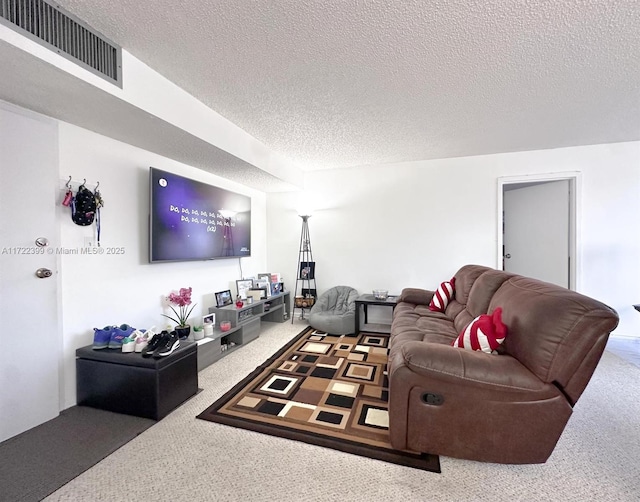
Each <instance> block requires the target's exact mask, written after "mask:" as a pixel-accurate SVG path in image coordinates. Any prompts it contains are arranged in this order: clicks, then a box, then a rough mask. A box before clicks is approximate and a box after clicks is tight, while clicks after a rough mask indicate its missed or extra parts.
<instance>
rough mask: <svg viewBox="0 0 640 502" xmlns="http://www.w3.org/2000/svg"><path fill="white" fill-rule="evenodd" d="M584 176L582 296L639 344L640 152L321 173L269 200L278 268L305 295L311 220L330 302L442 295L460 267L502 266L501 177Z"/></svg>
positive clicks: (626, 147)
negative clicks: (342, 291)
mask: <svg viewBox="0 0 640 502" xmlns="http://www.w3.org/2000/svg"><path fill="white" fill-rule="evenodd" d="M568 171H578V172H580V173H581V180H582V194H581V207H580V208H579V211H581V228H580V229H579V232H580V236H581V243H582V245H581V249H580V250H579V251H578V252H579V254H580V258H581V263H582V266H581V270H580V271H579V272H578V275H579V281H578V284H580V285H581V286H579V287H580V291H581V292H582V293H584V294H587V295H589V296H592V297H594V298H596V299H599V300H601V301H603V302H605V303H607V304H608V305H610V306H611V307H613V308H615V309H616V310H617V311H618V313H619V315H620V317H621V322H620V325H619V327H618V329H617V330H616V334H617V335H626V336H640V314H638V313H637V312H636V311H634V310H633V308H632V306H631V305H632V304H634V303H640V287H639V286H638V285H639V284H640V232H639V231H638V228H639V227H638V222H637V219H638V215H639V214H640V142H631V143H618V144H609V145H596V146H587V147H576V148H563V149H556V150H542V151H532V152H519V153H510V154H498V155H486V156H478V157H465V158H456V159H446V160H437V161H423V162H411V163H400V164H396V165H385V166H373V167H360V168H352V169H345V170H339V171H335V170H333V171H331V170H329V171H317V172H312V173H308V174H307V175H306V177H305V186H306V189H305V190H304V192H302V193H282V194H268V196H267V215H268V227H267V228H268V232H267V236H268V256H269V267H270V268H271V269H273V270H276V269H277V270H278V271H281V272H282V273H283V274H285V283H287V286H288V287H290V288H293V287H295V283H294V279H295V268H296V264H297V261H298V246H299V239H300V229H301V220H300V218H298V216H297V214H298V213H297V208H298V207H300V206H302V205H305V206H306V207H312V208H314V210H313V212H312V213H313V216H312V218H311V219H310V220H309V232H310V236H311V245H312V250H313V257H314V259H315V261H316V279H317V285H318V289H319V292H322V291H324V290H326V289H328V288H330V287H331V286H335V285H338V284H345V285H350V286H353V287H355V288H357V289H358V290H359V291H360V292H363V293H364V292H366V293H369V292H370V291H371V290H372V289H373V288H385V289H389V290H390V291H391V292H392V293H399V292H400V291H401V290H402V288H404V287H408V286H413V287H423V288H426V289H434V288H435V287H436V286H437V285H438V284H439V283H440V282H441V281H443V280H445V279H449V278H450V277H451V276H452V275H453V274H454V273H455V272H456V271H457V270H458V269H459V268H460V266H462V265H464V264H467V263H475V264H480V265H486V266H490V267H495V266H496V255H497V252H496V245H497V231H498V230H497V226H498V225H497V200H498V193H497V178H498V177H501V176H516V175H527V174H540V173H558V172H568Z"/></svg>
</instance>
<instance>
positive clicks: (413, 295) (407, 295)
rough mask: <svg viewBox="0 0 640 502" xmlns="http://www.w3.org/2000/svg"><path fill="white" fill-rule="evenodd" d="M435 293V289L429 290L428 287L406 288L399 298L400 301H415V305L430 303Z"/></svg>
mask: <svg viewBox="0 0 640 502" xmlns="http://www.w3.org/2000/svg"><path fill="white" fill-rule="evenodd" d="M433 294H434V291H428V290H426V289H420V288H404V289H403V290H402V293H401V294H400V297H399V298H398V303H400V302H407V303H413V304H414V305H429V303H431V298H433Z"/></svg>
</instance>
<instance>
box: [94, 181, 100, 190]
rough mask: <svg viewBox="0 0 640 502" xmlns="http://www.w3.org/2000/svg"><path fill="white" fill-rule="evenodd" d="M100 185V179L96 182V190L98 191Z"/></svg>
mask: <svg viewBox="0 0 640 502" xmlns="http://www.w3.org/2000/svg"><path fill="white" fill-rule="evenodd" d="M99 186H100V182H99V181H98V182H97V183H96V190H95V191H96V192H97V191H98V187H99Z"/></svg>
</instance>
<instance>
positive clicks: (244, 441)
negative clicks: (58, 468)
mask: <svg viewBox="0 0 640 502" xmlns="http://www.w3.org/2000/svg"><path fill="white" fill-rule="evenodd" d="M304 325H305V323H304V322H303V321H299V320H298V319H295V322H294V324H290V323H284V324H273V325H268V324H266V325H265V326H264V329H263V330H262V332H261V333H260V337H259V338H258V339H256V340H255V341H253V342H251V343H250V344H248V345H247V346H246V347H242V349H241V350H237V351H235V352H233V353H232V354H230V355H229V356H227V357H225V358H224V359H221V360H220V361H218V362H216V363H215V364H213V365H211V366H209V367H208V368H206V369H204V370H203V371H201V372H200V373H199V375H198V378H199V385H198V386H199V387H200V388H202V389H203V391H202V392H201V393H200V394H198V395H196V396H194V397H193V398H192V399H190V400H189V401H187V402H186V403H184V404H183V405H182V406H181V407H180V408H178V409H176V410H175V411H174V412H172V413H170V414H169V415H168V416H167V417H165V418H164V419H162V420H161V421H160V422H158V423H156V424H155V425H153V426H152V427H150V428H149V429H147V430H146V431H145V432H143V433H142V434H140V435H139V436H138V437H136V438H134V439H133V440H131V441H130V442H129V443H127V444H125V445H124V446H122V447H121V448H119V449H118V450H117V451H116V452H114V453H113V454H112V455H109V456H108V457H107V458H105V459H104V460H102V461H101V462H99V463H98V464H96V465H95V466H94V467H92V468H91V469H89V470H88V471H86V472H84V473H83V474H81V475H80V476H78V477H77V478H75V479H73V480H72V481H71V482H69V483H67V484H66V485H65V486H63V487H62V488H60V489H59V490H57V491H56V492H55V493H53V494H52V495H50V496H49V497H47V498H46V499H45V500H46V501H47V502H59V501H65V502H67V501H68V502H71V501H73V502H75V501H84V500H91V501H96V502H99V501H109V502H113V501H147V500H154V501H160V502H163V501H167V502H168V501H171V502H200V501H203V502H204V501H216V502H222V501H229V502H235V501H243V502H244V501H271V500H278V501H279V502H289V501H291V502H293V501H296V502H311V501H322V502H324V501H327V502H329V501H336V502H337V501H349V502H351V501H354V502H358V501H363V502H364V501H367V502H370V501H372V500H385V501H401V502H414V501H416V502H417V501H438V502H445V501H487V502H489V501H491V502H495V501H498V502H501V501H505V502H506V501H509V502H510V501H538V500H544V501H558V502H560V501H562V502H565V501H569V502H584V501H598V502H620V501H622V502H627V501H629V502H630V501H634V502H635V501H637V500H638V493H640V461H638V459H640V440H638V438H640V399H638V397H639V393H640V391H639V389H640V368H638V367H637V366H634V365H632V364H630V363H627V362H625V361H623V360H622V359H620V358H619V357H617V356H615V355H613V354H611V353H609V352H605V354H604V356H603V358H602V360H601V361H600V364H599V366H598V368H597V369H596V372H595V374H594V376H593V378H592V380H591V382H590V383H589V385H588V386H587V389H586V390H585V392H584V394H583V395H582V397H581V399H580V401H579V402H578V404H577V405H576V408H575V410H574V413H573V416H572V417H571V419H570V420H569V423H568V425H567V428H566V429H565V431H564V433H563V434H562V437H561V438H560V441H559V442H558V445H557V447H556V449H555V451H554V452H553V454H552V455H551V457H550V458H549V460H548V461H547V463H546V464H542V465H497V464H486V463H480V462H471V461H466V460H457V459H453V458H448V457H440V463H441V464H442V474H437V475H436V474H433V473H431V472H425V471H421V470H418V469H411V468H407V467H402V466H399V465H394V464H390V463H388V462H381V461H379V460H373V459H370V458H365V457H359V456H355V455H351V454H348V453H344V452H341V451H336V450H332V449H329V448H320V447H318V446H314V445H310V444H305V443H301V442H299V441H291V440H288V439H283V438H278V437H275V436H267V435H265V434H260V433H257V432H252V431H247V430H244V429H238V428H235V427H228V426H226V425H222V424H214V423H210V422H205V421H203V420H198V419H196V415H197V414H198V413H200V412H201V411H202V410H204V409H205V408H206V407H207V406H208V405H209V404H211V403H212V402H214V401H215V400H216V399H218V398H220V396H222V395H223V394H224V393H226V392H227V391H228V390H229V389H231V388H232V387H233V386H234V385H235V384H236V383H238V382H239V381H240V380H241V379H242V378H243V377H244V376H245V375H247V374H249V373H250V372H251V371H252V370H253V369H254V368H256V366H258V365H260V364H262V363H263V362H264V361H265V359H266V358H268V357H269V356H270V355H271V354H274V353H275V352H276V351H277V350H278V349H279V348H280V347H282V346H283V345H284V344H285V343H286V342H287V341H288V340H290V339H292V338H293V337H295V336H296V335H297V334H298V333H299V332H300V331H301V329H302V328H303V327H304ZM524 432H526V431H524ZM1 467H2V466H0V468H1ZM0 492H1V487H0Z"/></svg>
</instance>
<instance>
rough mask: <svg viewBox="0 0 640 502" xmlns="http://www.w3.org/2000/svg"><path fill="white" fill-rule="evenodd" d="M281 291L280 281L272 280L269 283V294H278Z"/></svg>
mask: <svg viewBox="0 0 640 502" xmlns="http://www.w3.org/2000/svg"><path fill="white" fill-rule="evenodd" d="M280 293H282V283H281V282H272V283H271V296H273V295H279V294H280Z"/></svg>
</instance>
